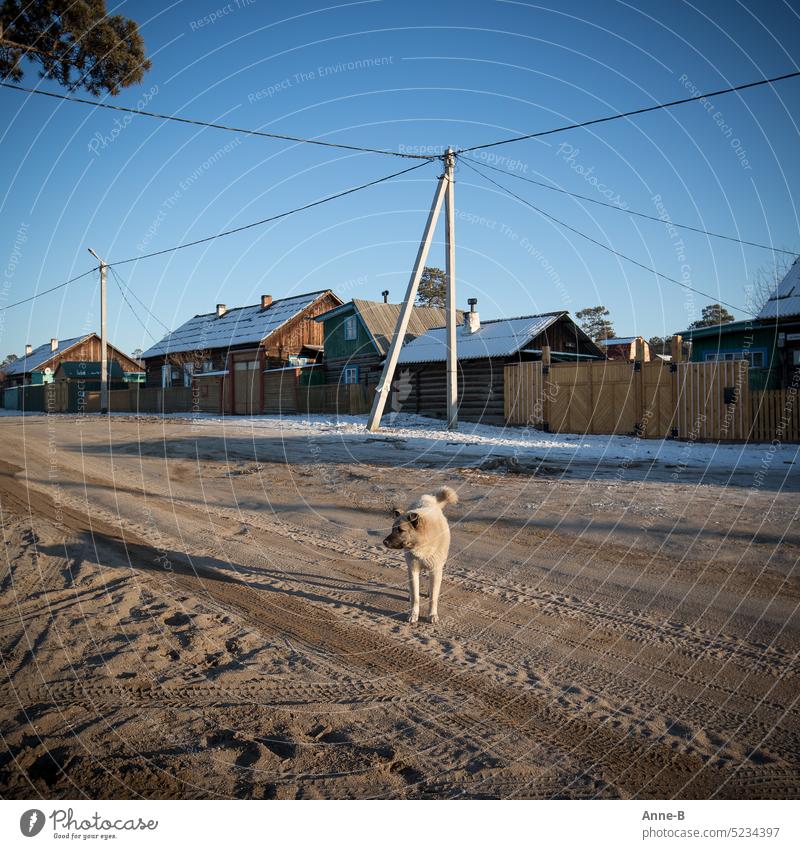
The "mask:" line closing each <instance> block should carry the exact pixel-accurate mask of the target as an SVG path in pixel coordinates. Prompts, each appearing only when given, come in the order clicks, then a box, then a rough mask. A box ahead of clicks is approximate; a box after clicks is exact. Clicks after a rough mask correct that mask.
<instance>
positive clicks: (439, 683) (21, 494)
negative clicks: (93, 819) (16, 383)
mask: <svg viewBox="0 0 800 849" xmlns="http://www.w3.org/2000/svg"><path fill="white" fill-rule="evenodd" d="M0 444H1V445H2V454H1V455H0V460H2V463H0V508H1V510H2V513H1V515H0V519H1V520H2V533H3V539H2V544H3V548H4V558H3V563H2V578H1V579H0V600H1V601H2V609H0V650H1V651H2V661H3V667H2V676H3V681H2V688H0V733H2V746H1V747H0V794H1V795H2V796H3V797H6V798H9V797H11V798H22V797H35V796H39V795H41V796H47V797H50V798H57V797H61V798H81V797H84V796H86V797H115V798H138V797H147V798H173V797H185V798H216V797H232V796H233V797H247V798H252V797H257V798H309V797H316V798H398V797H400V798H420V797H422V798H431V797H433V798H457V797H470V798H475V797H487V798H495V797H502V798H594V797H600V798H608V797H623V798H632V797H636V798H670V797H676V798H677V797H688V798H711V797H715V798H731V797H733V798H753V797H763V798H797V796H798V795H800V778H798V776H800V771H799V768H800V705H799V704H798V692H799V691H798V680H800V678H799V676H800V662H799V661H798V648H799V647H800V640H799V639H798V637H799V635H800V627H799V623H798V614H797V607H798V601H800V585H799V583H798V576H797V565H798V552H800V527H798V516H799V515H800V512H799V511H800V495H798V472H797V471H794V470H797V469H800V466H798V465H795V466H794V470H793V469H792V468H791V464H781V465H780V467H779V468H775V467H773V468H771V469H770V470H769V473H767V474H765V475H762V476H761V477H760V478H759V479H758V482H757V485H754V484H753V479H752V475H750V476H749V477H748V475H741V474H740V475H739V476H738V477H734V478H732V477H731V475H726V473H725V470H724V469H723V470H719V469H717V470H714V471H715V474H713V475H711V476H703V475H698V474H697V473H696V472H695V471H691V470H686V469H684V470H681V469H678V470H677V471H669V470H667V469H664V468H659V469H656V468H653V469H650V468H630V467H624V468H618V467H614V466H613V465H608V464H606V465H603V466H601V467H593V468H590V467H586V468H581V467H579V466H576V467H573V468H568V469H565V468H563V467H559V466H548V465H547V463H541V464H540V465H538V466H536V467H530V468H528V467H526V468H522V469H520V468H514V469H510V468H509V466H508V464H505V465H504V463H503V462H490V463H483V466H484V468H480V465H481V463H480V458H479V457H476V456H475V453H474V451H473V453H472V454H471V455H470V456H469V457H466V456H461V455H460V454H459V452H458V450H457V449H455V448H452V447H451V448H448V447H447V443H446V442H445V441H443V445H442V449H441V451H440V452H439V453H438V454H435V453H434V454H433V455H431V454H430V453H428V454H427V455H426V456H421V455H420V454H419V452H409V451H407V450H404V446H403V445H402V444H399V443H398V442H397V441H396V440H392V439H391V437H390V436H386V435H383V436H379V437H378V438H377V441H376V439H375V438H369V439H368V438H366V437H364V438H361V439H351V440H349V441H344V440H337V439H336V438H335V437H330V436H325V437H323V436H318V435H314V434H313V433H312V434H307V435H302V434H299V433H297V432H295V433H291V434H282V433H281V432H280V431H279V430H277V429H275V430H270V429H261V430H259V431H258V432H257V433H256V432H249V431H248V430H247V429H246V428H244V429H243V428H241V427H239V428H237V427H236V426H235V422H234V423H232V424H230V425H227V424H226V425H222V424H219V423H216V424H205V425H197V424H193V423H189V422H187V421H176V420H163V421H162V420H155V419H152V418H151V419H146V420H145V419H142V420H137V419H135V418H126V417H112V418H111V419H102V418H100V417H87V418H84V419H79V418H77V417H70V416H59V417H55V416H53V417H47V416H36V417H25V418H22V417H17V418H4V419H0ZM512 472H513V473H512ZM731 480H732V481H733V483H729V481H731ZM445 483H447V484H449V485H451V486H453V487H454V488H455V489H457V491H458V493H459V496H460V499H461V503H460V504H459V505H458V506H457V507H455V508H453V509H452V510H451V511H450V518H451V523H452V530H453V546H452V551H451V558H450V562H449V564H448V567H447V571H446V575H445V581H444V587H443V595H442V600H441V602H440V614H441V619H442V621H441V623H440V624H439V625H438V626H436V627H434V626H432V625H431V624H430V623H427V622H420V624H419V625H417V626H411V625H408V624H407V623H406V622H405V621H404V620H405V611H406V606H407V601H406V577H405V571H404V566H403V562H402V560H401V557H400V556H399V555H398V554H397V553H396V552H392V551H388V550H386V549H385V548H383V546H382V545H381V540H382V539H383V537H384V535H385V534H386V531H387V529H388V527H389V526H390V524H391V513H390V510H391V508H392V507H393V506H395V505H398V506H402V505H403V504H405V503H407V502H409V501H410V500H411V499H413V498H414V497H416V496H418V495H419V494H421V493H423V492H429V491H432V490H433V489H434V488H435V487H437V486H440V485H442V484H445ZM424 610H425V608H424V600H423V612H424Z"/></svg>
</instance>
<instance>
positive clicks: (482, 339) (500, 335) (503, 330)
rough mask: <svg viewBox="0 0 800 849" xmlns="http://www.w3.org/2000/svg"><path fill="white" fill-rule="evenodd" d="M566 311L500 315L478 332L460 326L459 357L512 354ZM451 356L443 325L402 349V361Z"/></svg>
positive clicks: (474, 357)
mask: <svg viewBox="0 0 800 849" xmlns="http://www.w3.org/2000/svg"><path fill="white" fill-rule="evenodd" d="M562 315H565V313H564V312H563V311H562V312H552V313H543V314H542V315H528V316H522V317H521V318H498V319H495V320H494V321H484V322H482V323H481V326H480V329H479V330H477V331H476V332H475V333H467V332H465V330H464V326H463V324H462V325H460V326H459V328H458V334H457V339H456V346H457V352H458V359H459V360H477V359H483V358H485V357H510V356H511V355H512V354H514V353H516V352H517V351H518V350H519V349H520V348H524V347H525V346H526V345H527V343H528V342H530V341H531V339H533V338H534V337H535V336H538V335H539V334H540V333H541V332H542V331H544V330H547V328H548V327H550V325H551V324H553V322H555V321H557V320H558V319H559V318H560V317H561V316H562ZM446 355H447V347H446V340H445V328H444V327H439V328H436V329H434V330H429V331H428V332H427V333H425V334H424V335H422V336H418V337H417V338H416V339H414V340H413V341H412V342H409V343H408V344H407V345H405V346H403V348H402V349H401V350H400V358H399V360H398V362H399V363H402V364H408V363H437V362H444V361H445V359H446Z"/></svg>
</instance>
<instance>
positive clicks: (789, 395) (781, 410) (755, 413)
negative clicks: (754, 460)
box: [750, 387, 800, 442]
mask: <svg viewBox="0 0 800 849" xmlns="http://www.w3.org/2000/svg"><path fill="white" fill-rule="evenodd" d="M750 403H751V414H752V421H753V426H752V435H751V440H752V441H753V442H773V441H774V440H777V441H778V442H800V397H798V392H797V388H796V387H794V388H792V389H767V390H765V391H762V392H751V393H750Z"/></svg>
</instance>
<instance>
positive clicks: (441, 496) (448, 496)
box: [436, 486, 458, 505]
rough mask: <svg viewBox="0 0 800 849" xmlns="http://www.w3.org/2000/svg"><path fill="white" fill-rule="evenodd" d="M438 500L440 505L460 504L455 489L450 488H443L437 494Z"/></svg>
mask: <svg viewBox="0 0 800 849" xmlns="http://www.w3.org/2000/svg"><path fill="white" fill-rule="evenodd" d="M436 500H437V501H438V502H439V504H440V505H445V504H458V495H457V494H456V491H455V490H454V489H451V488H450V487H449V486H443V487H442V488H441V489H440V490H439V491H438V492H437V493H436Z"/></svg>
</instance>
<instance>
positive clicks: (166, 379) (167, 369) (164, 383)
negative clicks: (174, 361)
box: [161, 365, 172, 389]
mask: <svg viewBox="0 0 800 849" xmlns="http://www.w3.org/2000/svg"><path fill="white" fill-rule="evenodd" d="M170 386H172V366H170V365H166V366H161V388H162V389H169V387H170Z"/></svg>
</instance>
